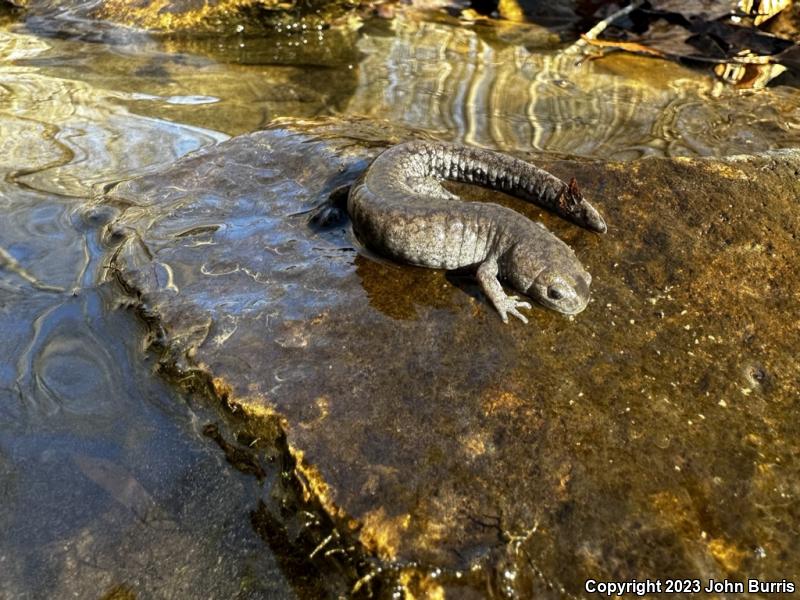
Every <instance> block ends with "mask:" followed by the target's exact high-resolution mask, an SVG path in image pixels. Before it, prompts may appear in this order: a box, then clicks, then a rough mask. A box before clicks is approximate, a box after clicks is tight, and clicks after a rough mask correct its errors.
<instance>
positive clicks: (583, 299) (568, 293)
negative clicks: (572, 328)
mask: <svg viewBox="0 0 800 600" xmlns="http://www.w3.org/2000/svg"><path fill="white" fill-rule="evenodd" d="M581 271H582V272H581V273H576V272H569V271H560V270H558V269H551V268H547V269H545V270H544V271H542V272H541V273H539V275H538V276H537V277H536V279H534V281H533V284H532V285H531V286H530V287H529V288H528V292H527V294H528V296H530V297H531V298H533V299H534V300H536V301H537V302H538V303H539V304H542V305H544V306H546V307H547V308H552V309H553V310H557V311H558V312H560V313H564V314H565V315H575V314H578V313H579V312H581V311H582V310H583V309H584V308H586V305H587V304H588V303H589V285H590V284H591V282H592V276H591V275H589V273H587V272H586V271H583V269H581Z"/></svg>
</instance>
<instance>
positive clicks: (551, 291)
mask: <svg viewBox="0 0 800 600" xmlns="http://www.w3.org/2000/svg"><path fill="white" fill-rule="evenodd" d="M566 295H567V294H566V290H564V287H563V286H561V285H557V284H556V285H551V286H550V287H548V288H547V297H548V298H550V300H561V299H562V298H563V297H564V296H566Z"/></svg>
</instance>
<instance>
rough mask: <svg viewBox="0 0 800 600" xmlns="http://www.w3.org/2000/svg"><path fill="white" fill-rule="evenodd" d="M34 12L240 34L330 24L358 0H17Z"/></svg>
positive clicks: (154, 28)
mask: <svg viewBox="0 0 800 600" xmlns="http://www.w3.org/2000/svg"><path fill="white" fill-rule="evenodd" d="M11 4H12V5H14V6H16V7H18V8H22V9H24V10H26V11H27V12H28V13H29V14H32V15H47V16H52V17H55V18H58V19H60V20H63V21H73V22H74V21H78V20H81V19H90V20H95V21H107V22H110V23H117V24H119V25H125V26H129V27H136V28H140V29H146V30H148V31H158V32H191V33H241V32H243V31H244V30H248V31H250V32H253V31H260V30H262V31H263V30H264V29H265V28H267V29H272V28H274V27H287V26H288V27H291V28H297V29H298V30H299V29H301V28H302V29H306V28H308V27H314V28H316V27H325V26H328V25H330V24H332V23H334V22H337V21H340V20H341V19H343V18H345V17H346V15H347V14H348V13H349V12H351V11H352V10H353V9H354V8H355V7H356V6H357V5H356V4H353V3H351V2H349V1H347V0H336V1H334V2H327V1H323V0H306V1H304V2H283V1H280V0H245V1H241V0H210V1H209V0H171V1H170V2H143V1H139V2H128V1H126V0H103V1H101V2H80V1H75V2H52V1H51V0H13V1H12V2H11Z"/></svg>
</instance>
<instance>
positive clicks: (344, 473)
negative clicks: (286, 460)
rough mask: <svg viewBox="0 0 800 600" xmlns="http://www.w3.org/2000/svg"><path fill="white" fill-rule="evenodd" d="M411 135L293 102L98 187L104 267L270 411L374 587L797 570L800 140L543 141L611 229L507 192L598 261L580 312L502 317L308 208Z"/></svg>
mask: <svg viewBox="0 0 800 600" xmlns="http://www.w3.org/2000/svg"><path fill="white" fill-rule="evenodd" d="M413 137H418V134H415V133H414V132H411V131H408V130H404V129H400V128H396V127H392V126H390V125H388V124H386V123H381V122H378V121H374V122H372V121H335V120H326V121H316V122H303V121H290V120H285V121H282V122H280V123H277V124H275V125H273V126H271V127H270V128H269V129H267V130H265V131H260V132H256V133H253V134H249V135H245V136H240V137H237V138H233V139H231V140H229V141H226V142H224V143H221V144H219V145H217V146H215V147H212V148H209V149H205V150H201V151H199V152H197V153H195V154H193V155H190V156H187V157H186V158H184V159H181V160H179V161H177V162H176V163H174V164H173V165H169V166H166V167H165V168H163V169H162V170H160V171H158V172H155V173H151V174H148V175H145V176H142V177H140V178H138V179H133V180H130V181H126V182H123V183H120V184H118V185H117V186H116V187H114V188H113V189H112V190H110V192H109V193H108V196H107V201H109V202H114V203H115V204H116V205H117V206H120V207H125V210H124V212H123V213H122V214H121V216H120V217H119V218H118V219H117V220H116V221H115V222H114V223H113V224H111V225H110V228H109V231H108V235H109V237H110V238H114V237H116V238H117V239H119V240H120V244H119V246H118V249H117V251H116V253H115V254H114V256H113V258H112V261H111V267H112V272H113V273H114V275H115V277H116V278H117V279H118V280H119V281H120V283H121V284H122V285H123V286H124V287H125V288H126V289H127V290H128V291H129V292H131V293H133V294H135V295H136V297H137V299H138V302H139V303H140V305H141V307H142V310H143V311H145V312H146V314H147V315H148V318H149V319H150V320H151V323H152V324H153V326H154V327H157V328H158V329H159V331H160V334H161V336H162V340H163V344H164V346H165V348H166V350H167V352H166V354H165V356H164V361H165V364H166V365H167V366H169V367H170V368H171V369H172V370H173V371H174V372H176V373H177V374H181V375H188V374H192V373H196V374H200V375H201V376H202V377H204V378H207V379H211V380H213V381H214V382H215V387H216V390H217V392H218V394H219V395H221V396H224V397H225V399H226V400H227V401H228V402H230V403H232V404H234V405H235V406H237V407H239V408H241V409H242V410H243V412H245V413H246V414H248V415H250V418H252V419H254V420H258V419H260V418H270V419H272V420H273V422H276V423H279V424H280V427H281V428H282V429H283V430H284V432H285V436H286V444H287V447H288V450H287V451H288V452H290V453H291V454H292V455H293V458H294V469H295V471H296V475H297V476H298V477H301V478H302V480H304V481H305V482H306V484H305V487H304V489H305V491H306V493H307V494H308V496H309V497H313V498H314V499H315V500H316V501H317V502H318V506H319V507H321V508H320V509H321V510H324V511H325V512H326V517H329V518H331V519H333V521H334V522H335V523H336V524H337V526H338V528H339V531H340V532H341V535H342V536H343V537H345V538H346V539H348V540H350V541H351V542H353V543H355V544H356V545H357V546H358V547H359V548H361V550H362V551H364V552H366V553H368V554H371V555H372V556H373V557H374V560H375V561H377V562H376V564H377V565H378V567H377V568H376V571H375V573H374V576H373V577H372V578H371V581H370V582H369V583H371V584H376V585H378V586H379V584H380V582H381V581H385V580H388V579H390V578H392V577H394V583H393V585H394V584H401V585H403V586H405V587H406V588H407V589H410V590H412V591H415V593H417V594H419V595H422V596H436V595H437V594H447V595H448V597H459V598H461V597H479V595H480V594H483V593H485V590H486V589H487V586H489V588H490V589H492V590H494V591H495V592H496V593H498V594H500V593H502V594H505V595H506V597H512V598H513V597H519V598H527V597H537V598H538V597H544V598H558V597H564V596H583V595H584V594H585V591H584V588H583V582H584V581H585V580H586V579H589V578H593V579H596V580H603V579H614V580H629V579H633V578H637V579H644V578H647V577H650V578H657V577H661V578H663V577H665V576H676V577H677V576H680V577H690V578H701V579H709V578H713V579H716V580H722V579H724V578H725V577H728V578H733V579H737V578H747V577H754V578H759V579H762V580H777V581H780V580H781V579H782V578H783V577H786V576H787V574H791V573H796V572H797V571H798V569H799V568H800V561H798V558H797V557H798V556H800V541H798V539H800V538H798V536H797V535H796V531H795V529H796V523H797V522H798V517H799V516H800V515H798V513H797V508H796V503H795V502H793V501H792V499H793V498H795V497H796V496H797V495H798V494H800V483H799V482H800V463H798V461H797V459H796V456H797V454H798V450H800V448H798V442H797V440H798V439H800V436H798V429H799V428H800V425H798V423H800V419H798V416H800V415H798V406H800V404H798V399H799V398H798V384H800V367H798V364H797V362H796V361H795V349H796V348H797V347H798V344H800V322H798V319H797V315H798V314H800V293H798V289H800V286H798V283H799V282H798V274H797V270H796V267H795V263H796V256H797V250H798V236H799V235H800V212H798V198H799V197H800V182H799V181H800V178H799V177H798V176H799V175H800V153H799V152H797V151H794V150H786V151H780V152H774V153H768V154H764V155H759V156H750V157H744V156H742V157H731V158H727V159H656V158H653V159H645V160H640V161H634V162H627V163H615V162H612V163H601V162H577V161H563V160H562V161H553V160H538V161H536V162H537V164H539V165H541V166H542V167H543V168H546V169H547V170H548V171H551V172H552V173H554V174H555V175H557V176H558V177H560V178H562V179H563V178H569V177H571V176H575V177H576V178H577V179H578V181H579V182H580V184H581V185H582V187H583V188H584V189H586V190H592V191H593V192H592V198H593V202H594V203H595V205H596V206H597V207H598V208H599V209H600V210H602V211H603V212H604V214H605V216H606V217H607V220H608V223H609V232H608V234H607V235H606V236H604V237H603V238H602V239H599V238H598V237H597V236H593V235H590V234H587V233H586V232H584V231H581V230H579V229H577V228H575V227H572V226H570V225H568V224H565V223H562V222H559V220H558V219H557V218H554V217H552V216H551V215H547V214H543V213H541V212H540V211H539V210H537V209H536V208H533V207H531V206H530V205H527V204H526V203H524V202H522V201H516V200H514V199H511V198H506V199H505V200H504V202H505V203H506V204H507V205H509V206H512V207H513V208H515V209H516V210H518V211H519V212H522V213H523V214H526V215H528V216H530V217H532V218H535V219H540V220H542V221H544V222H545V223H546V224H547V226H548V227H549V228H551V229H552V230H553V231H554V232H555V233H556V234H557V235H559V237H561V238H563V239H564V240H565V241H567V242H568V243H569V244H570V245H571V246H573V247H574V248H575V249H576V251H577V252H578V253H579V254H580V255H581V256H582V257H584V262H585V264H586V266H587V267H588V268H589V271H590V272H591V273H592V276H593V278H594V282H593V296H594V301H593V302H591V303H590V304H589V306H588V307H587V309H586V310H585V311H584V312H583V313H581V314H580V315H578V316H576V317H574V318H566V317H563V316H560V315H557V314H554V313H551V312H549V311H546V310H542V309H540V310H534V311H531V313H530V318H531V320H532V323H531V324H530V325H528V326H527V327H523V326H514V327H509V326H503V324H502V322H501V321H500V319H499V318H498V317H497V315H496V314H495V313H494V312H493V311H492V310H491V308H490V307H489V306H488V304H487V302H486V300H485V299H484V298H483V297H482V296H481V295H480V293H479V291H478V288H477V286H476V285H475V283H474V282H473V281H472V280H471V279H468V278H460V277H457V276H454V277H451V276H449V275H445V274H444V273H442V272H437V271H430V270H426V269H416V268H413V267H406V266H400V265H395V264H392V263H387V262H386V261H382V260H376V259H375V257H371V256H369V255H368V254H367V253H364V252H363V251H360V250H356V249H354V248H355V247H356V246H357V244H356V242H355V240H354V239H353V238H352V236H351V235H350V233H349V232H348V230H347V229H338V230H334V231H326V232H315V231H312V230H311V229H309V228H308V226H307V223H306V212H307V211H308V210H310V209H311V208H312V207H314V206H315V205H317V204H319V203H320V202H321V201H322V200H323V199H325V198H326V197H327V195H328V194H329V193H330V191H331V190H333V189H335V188H336V187H338V186H341V185H343V184H347V183H350V182H352V181H353V180H354V179H355V178H356V177H357V176H358V175H359V174H360V173H361V172H362V171H363V170H364V168H365V167H366V166H367V165H368V164H369V161H370V160H371V158H372V157H374V156H375V154H377V152H379V151H380V150H381V149H382V148H384V147H386V146H387V145H390V144H393V143H397V142H399V141H404V140H408V139H411V138H413ZM521 157H522V158H526V159H532V158H533V157H530V156H521ZM457 191H458V193H459V194H462V195H468V196H469V199H470V200H487V199H490V198H491V199H492V200H497V198H498V195H497V194H496V193H491V192H487V191H486V190H481V189H477V188H473V187H471V186H463V185H462V186H458V187H457ZM345 546H346V545H345ZM331 560H333V559H331ZM353 586H354V589H357V590H360V591H362V592H363V591H364V590H366V589H367V586H366V584H365V583H364V581H358V582H356V581H354V582H353ZM371 589H377V588H371ZM470 594H471V595H470Z"/></svg>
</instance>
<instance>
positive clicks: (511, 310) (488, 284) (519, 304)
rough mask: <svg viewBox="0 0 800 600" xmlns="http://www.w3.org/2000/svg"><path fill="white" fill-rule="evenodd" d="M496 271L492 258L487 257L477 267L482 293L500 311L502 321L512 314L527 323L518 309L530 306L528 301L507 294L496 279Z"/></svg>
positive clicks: (505, 321)
mask: <svg viewBox="0 0 800 600" xmlns="http://www.w3.org/2000/svg"><path fill="white" fill-rule="evenodd" d="M497 272H498V269H497V260H495V259H493V258H487V259H486V260H485V261H483V262H482V263H481V265H480V266H479V267H478V273H477V276H478V283H480V284H481V289H483V293H484V294H486V296H487V297H488V298H489V300H491V301H492V304H493V305H494V307H495V308H496V309H497V312H498V313H500V318H501V319H503V323H508V315H509V314H511V315H514V316H515V317H517V318H518V319H519V320H520V321H522V322H523V323H527V322H528V319H527V317H526V316H525V315H523V314H522V313H521V312H519V309H520V308H530V307H531V305H530V303H529V302H524V301H520V299H519V298H518V297H517V296H507V295H506V293H505V292H504V291H503V286H502V285H500V282H499V281H498V279H497Z"/></svg>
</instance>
